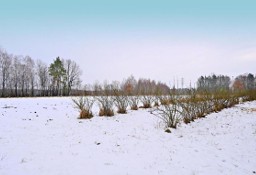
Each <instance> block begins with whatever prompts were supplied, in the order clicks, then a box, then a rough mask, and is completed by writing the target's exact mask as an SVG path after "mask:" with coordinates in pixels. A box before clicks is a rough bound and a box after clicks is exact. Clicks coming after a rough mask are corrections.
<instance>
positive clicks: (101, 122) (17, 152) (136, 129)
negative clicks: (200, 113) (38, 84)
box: [0, 98, 256, 175]
mask: <svg viewBox="0 0 256 175" xmlns="http://www.w3.org/2000/svg"><path fill="white" fill-rule="evenodd" d="M252 109H256V101H254V102H248V103H245V104H241V105H237V106H236V107H234V108H231V109H225V110H223V111H221V112H219V113H214V114H210V115H208V116H207V117H206V118H204V119H200V120H196V121H195V122H193V123H191V124H189V125H185V124H181V125H180V126H179V127H178V129H177V130H172V133H171V134H168V133H165V132H164V129H163V127H162V126H163V124H162V123H161V121H160V120H159V119H158V118H157V117H155V116H153V115H152V114H150V113H149V112H148V111H147V110H142V109H140V110H139V111H129V112H128V114H126V115H116V116H114V117H111V118H102V117H98V116H96V117H94V118H92V119H90V120H78V119H77V116H78V111H77V110H76V109H74V108H73V104H72V101H71V99H70V98H20V99H0V174H1V175H14V174H19V175H34V174H37V175H40V174H42V175H44V174H47V175H58V174H59V175H69V174H76V175H84V174H111V175H114V174H116V175H119V174H131V175H133V174H134V175H141V174H164V175H165V174H166V175H167V174H168V175H170V174H196V175H197V174H212V175H216V174H227V175H229V174H239V175H242V174H254V173H253V172H254V171H256V111H254V110H252ZM97 110H98V108H97V106H95V107H94V113H95V114H97Z"/></svg>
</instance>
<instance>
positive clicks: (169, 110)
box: [153, 95, 181, 128]
mask: <svg viewBox="0 0 256 175" xmlns="http://www.w3.org/2000/svg"><path fill="white" fill-rule="evenodd" d="M169 98H170V99H171V100H172V101H175V102H174V103H173V104H171V105H162V106H159V107H157V108H156V109H155V110H153V113H154V114H155V115H156V116H158V117H159V118H160V119H162V121H163V122H164V123H165V126H166V128H177V125H178V123H179V122H180V121H181V116H180V107H179V106H178V103H177V100H176V99H175V98H176V96H173V95H170V96H169Z"/></svg>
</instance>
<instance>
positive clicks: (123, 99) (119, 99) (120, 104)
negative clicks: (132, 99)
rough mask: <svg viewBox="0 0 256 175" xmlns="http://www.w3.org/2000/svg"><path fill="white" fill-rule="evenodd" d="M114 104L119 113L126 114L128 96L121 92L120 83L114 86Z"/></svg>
mask: <svg viewBox="0 0 256 175" xmlns="http://www.w3.org/2000/svg"><path fill="white" fill-rule="evenodd" d="M112 92H113V96H112V99H113V102H114V104H115V105H116V107H117V113H119V114H126V113H127V107H128V105H129V103H128V96H127V95H126V94H125V92H124V91H122V90H121V88H120V85H119V83H115V84H112Z"/></svg>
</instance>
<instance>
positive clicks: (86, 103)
mask: <svg viewBox="0 0 256 175" xmlns="http://www.w3.org/2000/svg"><path fill="white" fill-rule="evenodd" d="M72 101H73V102H74V104H75V108H77V109H78V110H79V111H80V115H79V119H90V118H92V117H93V113H92V110H91V109H92V106H93V104H94V99H92V98H89V97H84V96H81V97H78V98H76V99H72Z"/></svg>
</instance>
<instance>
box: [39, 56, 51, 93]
mask: <svg viewBox="0 0 256 175" xmlns="http://www.w3.org/2000/svg"><path fill="white" fill-rule="evenodd" d="M37 76H38V81H39V90H40V94H41V96H45V95H48V86H49V72H48V67H47V65H46V64H45V63H43V62H42V61H41V60H38V61H37Z"/></svg>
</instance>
